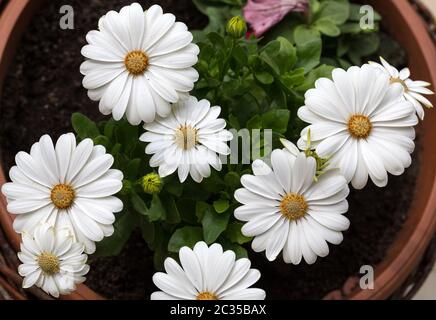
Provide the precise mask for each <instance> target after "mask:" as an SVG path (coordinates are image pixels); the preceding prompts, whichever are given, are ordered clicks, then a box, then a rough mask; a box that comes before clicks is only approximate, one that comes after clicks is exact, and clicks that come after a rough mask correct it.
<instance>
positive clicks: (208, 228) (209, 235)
mask: <svg viewBox="0 0 436 320" xmlns="http://www.w3.org/2000/svg"><path fill="white" fill-rule="evenodd" d="M229 217H230V214H217V213H216V212H215V211H214V210H212V208H211V207H210V206H209V207H208V208H207V209H206V210H205V212H204V216H203V219H202V221H201V223H202V225H203V237H204V240H205V241H206V243H207V244H211V243H213V242H214V241H215V240H216V239H217V238H218V237H219V236H220V234H221V233H222V232H223V231H224V230H226V228H227V224H228V222H229Z"/></svg>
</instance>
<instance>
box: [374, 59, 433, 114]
mask: <svg viewBox="0 0 436 320" xmlns="http://www.w3.org/2000/svg"><path fill="white" fill-rule="evenodd" d="M380 61H381V64H379V63H376V62H370V64H371V65H373V66H376V67H377V68H379V69H380V70H382V71H383V72H385V73H387V74H388V75H389V76H390V82H391V83H399V84H401V85H402V86H403V88H404V93H403V94H404V98H406V99H407V100H408V101H410V102H411V103H413V106H414V107H415V110H416V113H417V114H418V116H419V118H420V119H421V120H424V108H423V107H422V106H424V107H426V108H433V104H432V103H431V102H430V100H428V99H427V98H426V97H424V96H423V95H431V94H434V93H433V91H431V90H429V89H427V88H426V87H428V86H430V85H431V84H430V83H428V82H425V81H413V80H412V79H410V70H409V68H404V69H403V70H401V71H398V70H397V69H396V68H395V67H393V66H391V65H390V64H389V63H388V62H387V61H386V60H385V59H383V58H382V57H380Z"/></svg>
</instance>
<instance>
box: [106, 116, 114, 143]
mask: <svg viewBox="0 0 436 320" xmlns="http://www.w3.org/2000/svg"><path fill="white" fill-rule="evenodd" d="M115 124H116V121H115V120H114V119H110V120H108V121H107V122H106V124H105V125H104V130H103V134H104V135H105V136H106V137H108V138H109V139H112V137H113V134H114V130H115Z"/></svg>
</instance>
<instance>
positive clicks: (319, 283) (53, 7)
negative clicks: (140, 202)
mask: <svg viewBox="0 0 436 320" xmlns="http://www.w3.org/2000/svg"><path fill="white" fill-rule="evenodd" d="M131 2H132V1H131V0H116V1H110V2H108V1H103V0H88V1H79V0H69V1H68V4H70V5H72V6H73V8H74V12H75V29H74V30H61V29H60V28H59V18H60V16H61V15H60V14H59V8H60V6H61V5H63V4H64V1H50V4H49V5H46V6H45V7H44V10H40V12H39V13H38V14H37V15H36V16H35V18H34V19H33V21H32V23H31V26H30V27H29V28H28V29H27V30H28V31H27V32H26V33H25V35H24V38H23V42H22V44H21V46H20V47H19V49H18V52H17V55H16V58H15V61H14V62H13V65H12V66H11V68H10V70H9V74H8V76H7V77H6V80H5V83H4V88H3V93H2V96H1V99H0V119H2V121H1V123H0V152H1V153H0V156H1V161H2V163H3V166H4V167H3V168H4V169H5V170H6V172H7V170H9V168H10V167H11V166H12V165H14V156H15V154H16V153H17V152H18V151H20V150H29V149H30V146H31V145H32V144H33V143H34V142H35V141H37V140H38V139H39V137H40V136H41V135H43V134H45V133H47V132H48V133H50V135H51V136H52V137H57V136H59V135H60V134H62V133H65V132H68V131H71V130H72V128H71V126H70V116H71V114H72V113H73V112H82V113H84V114H86V115H87V116H89V117H90V118H92V119H94V120H98V119H101V118H102V116H101V114H100V113H99V111H98V106H97V103H95V102H92V101H91V100H90V99H89V98H88V97H87V95H86V90H85V89H83V88H82V85H81V81H82V76H81V75H80V73H79V66H80V64H81V62H82V61H83V57H82V56H81V54H80V48H81V47H82V46H83V45H84V44H85V35H86V33H87V32H88V31H89V30H92V29H96V27H97V21H98V18H99V17H100V16H101V15H103V14H104V13H106V12H107V11H108V10H110V9H114V10H119V9H120V8H121V7H122V6H123V5H126V4H130V3H131ZM139 2H140V3H141V4H142V5H143V6H144V7H148V6H149V5H151V4H152V3H159V4H161V5H162V7H163V8H164V10H166V11H170V12H172V13H174V14H175V15H176V16H177V18H178V20H180V21H183V22H185V23H187V24H188V26H189V27H190V28H191V29H199V28H202V27H204V26H205V24H206V23H207V19H206V18H205V17H204V16H202V15H201V14H200V13H198V12H197V11H196V9H195V8H194V6H193V4H192V3H191V1H190V0H161V1H159V0H153V1H139ZM418 151H419V150H417V152H416V154H418V153H419V152H418ZM418 171H419V159H417V157H416V156H415V159H414V161H413V165H412V167H411V168H409V169H408V170H407V171H406V173H405V174H404V175H402V176H400V177H392V176H390V177H389V184H388V187H386V188H381V189H380V188H377V187H375V186H373V185H372V184H369V185H368V186H367V187H366V188H365V189H364V190H363V191H359V192H355V191H352V192H351V195H350V197H349V202H350V210H349V212H348V214H347V216H348V218H349V219H350V220H351V227H350V229H349V230H348V231H347V232H345V233H344V241H343V243H342V244H341V245H339V246H330V255H329V256H328V257H326V258H322V259H319V260H318V261H317V263H316V264H314V265H313V266H307V265H306V264H305V263H302V264H301V265H299V266H292V265H286V264H284V263H282V262H281V258H278V259H277V261H275V262H272V263H271V262H268V261H267V260H266V258H264V256H263V255H261V254H254V253H250V255H251V256H250V258H251V259H252V262H253V265H254V267H256V268H258V269H260V270H261V271H262V278H261V280H260V281H259V282H258V283H257V284H256V286H257V287H260V288H263V289H265V290H266V292H267V298H268V299H320V298H322V297H324V296H325V295H326V294H327V293H329V292H330V291H332V290H335V289H338V288H341V287H342V285H343V284H344V282H345V280H346V279H347V278H348V277H349V276H350V275H356V274H358V271H359V269H360V267H361V266H362V265H373V266H375V265H376V264H377V263H379V262H380V261H381V260H382V259H383V257H384V256H385V254H386V250H387V249H388V248H389V246H390V244H391V243H392V242H393V240H394V238H395V235H396V234H397V232H398V231H399V230H400V229H401V227H402V224H403V222H404V221H405V219H406V214H407V212H408V209H409V206H410V203H411V200H412V198H413V196H414V189H415V181H416V177H417V175H418ZM248 251H249V252H251V250H248ZM90 261H91V271H90V273H89V274H88V276H87V278H88V280H87V282H86V284H87V285H88V286H89V287H91V288H92V289H94V290H95V291H97V292H99V293H100V294H102V295H103V296H105V297H107V298H111V299H148V298H149V297H150V293H151V292H153V291H155V290H156V288H155V287H154V285H153V283H152V281H151V277H152V274H153V273H154V270H153V263H152V255H151V254H150V251H149V250H148V248H147V246H146V244H145V243H144V241H143V240H142V238H141V236H140V234H139V233H135V234H134V235H133V236H132V238H131V239H130V240H129V242H128V243H127V245H126V247H125V248H124V250H123V252H122V253H121V254H120V256H118V257H114V258H95V257H92V258H91V260H90Z"/></svg>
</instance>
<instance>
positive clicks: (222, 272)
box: [151, 242, 265, 300]
mask: <svg viewBox="0 0 436 320" xmlns="http://www.w3.org/2000/svg"><path fill="white" fill-rule="evenodd" d="M179 259H180V264H181V266H180V265H179V264H178V263H177V262H176V261H175V260H174V259H172V258H167V259H166V260H165V271H166V273H163V272H157V273H155V274H154V276H153V282H154V284H155V285H156V286H157V287H158V288H159V289H161V290H162V291H156V292H153V293H152V295H151V300H264V299H265V291H264V290H262V289H258V288H250V286H252V285H253V284H254V283H256V282H257V280H259V278H260V272H259V271H258V270H256V269H250V266H251V262H250V260H248V259H246V258H242V259H238V260H235V253H234V252H233V251H231V250H227V251H225V252H223V248H222V247H221V245H220V244H218V243H215V244H213V245H211V246H210V247H208V246H207V244H206V243H205V242H198V243H197V244H196V245H195V247H194V250H191V249H190V248H188V247H183V248H181V249H180V251H179Z"/></svg>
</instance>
